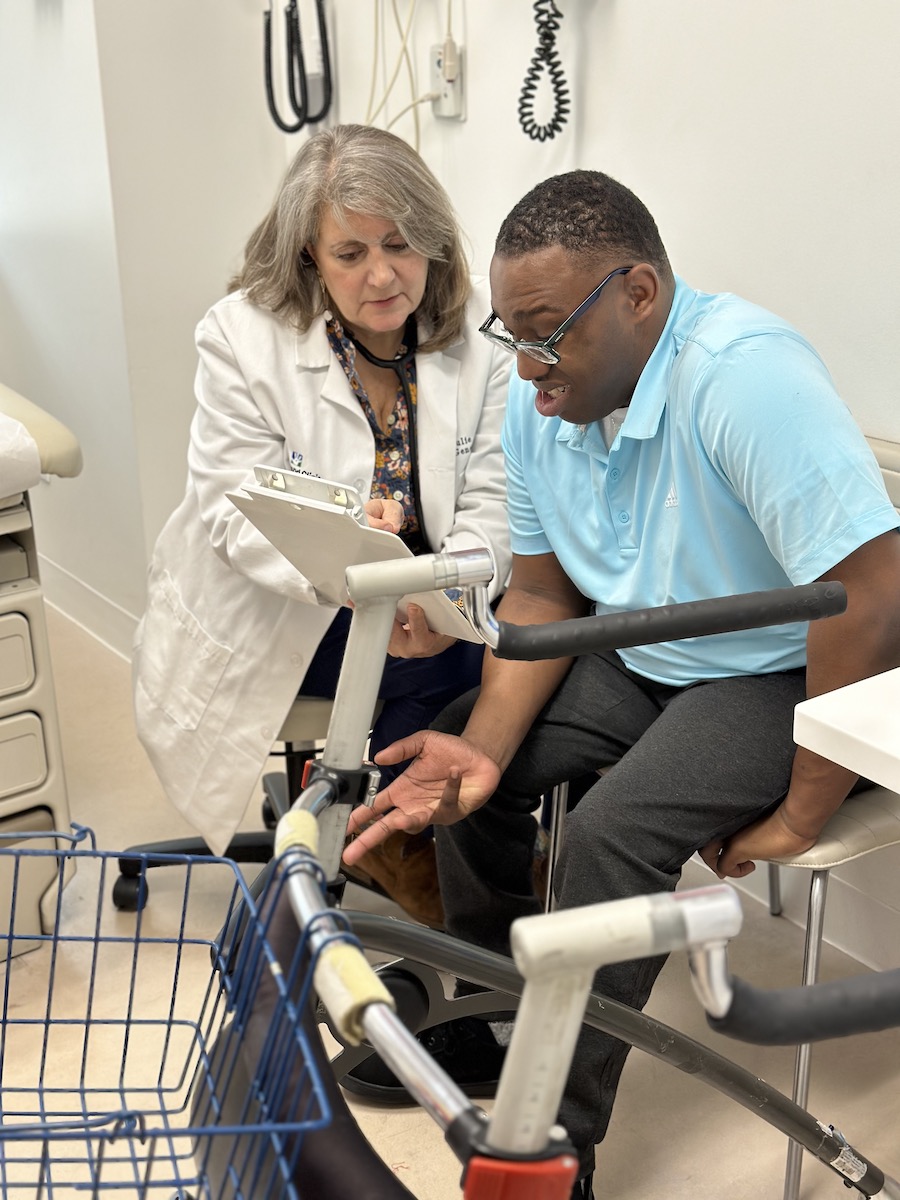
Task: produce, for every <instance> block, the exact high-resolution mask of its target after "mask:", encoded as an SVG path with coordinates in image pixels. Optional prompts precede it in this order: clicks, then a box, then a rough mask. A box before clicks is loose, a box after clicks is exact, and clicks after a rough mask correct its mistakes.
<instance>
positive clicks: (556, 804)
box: [544, 783, 569, 912]
mask: <svg viewBox="0 0 900 1200" xmlns="http://www.w3.org/2000/svg"><path fill="white" fill-rule="evenodd" d="M568 800H569V785H568V783H558V784H557V785H556V787H555V788H554V789H553V791H552V793H551V795H550V846H549V848H548V850H547V896H546V899H545V901H544V911H545V912H552V911H553V909H554V908H555V907H556V901H555V899H554V896H553V876H554V875H555V873H556V860H557V859H558V858H559V852H560V850H561V849H562V842H563V830H564V829H565V823H566V811H567V808H568Z"/></svg>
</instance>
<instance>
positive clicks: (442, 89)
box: [431, 46, 466, 121]
mask: <svg viewBox="0 0 900 1200" xmlns="http://www.w3.org/2000/svg"><path fill="white" fill-rule="evenodd" d="M446 75H447V71H446V70H445V63H444V47H443V46H432V47H431V91H432V92H434V94H435V95H436V97H437V99H436V100H432V102H431V111H432V113H433V114H434V116H436V117H442V118H444V119H445V120H452V121H464V120H465V119H466V112H465V93H464V91H463V78H464V76H463V51H462V46H459V47H457V59H456V64H455V69H454V70H453V76H454V77H453V78H452V79H447V78H446V77H445V76H446Z"/></svg>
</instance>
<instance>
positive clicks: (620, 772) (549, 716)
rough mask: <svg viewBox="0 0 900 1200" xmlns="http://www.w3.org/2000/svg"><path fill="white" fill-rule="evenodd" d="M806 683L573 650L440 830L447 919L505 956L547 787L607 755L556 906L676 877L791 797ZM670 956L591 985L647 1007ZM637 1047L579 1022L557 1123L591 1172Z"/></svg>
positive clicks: (573, 839)
mask: <svg viewBox="0 0 900 1200" xmlns="http://www.w3.org/2000/svg"><path fill="white" fill-rule="evenodd" d="M477 694H478V693H477V691H474V692H470V693H468V694H467V695H465V696H462V697H461V698H460V699H459V700H457V701H455V702H454V703H453V704H451V705H450V706H449V707H448V708H447V709H445V710H444V712H443V713H442V714H441V715H440V717H439V718H438V719H437V721H436V722H435V723H434V725H433V728H436V729H441V730H444V731H446V732H451V733H457V732H459V731H460V730H461V729H462V728H463V727H464V725H465V723H466V720H467V717H468V714H469V712H470V711H471V708H472V705H473V704H474V702H475V699H476V697H477ZM804 695H805V671H804V670H802V669H800V670H795V671H788V672H784V673H777V674H772V675H762V676H739V677H735V678H731V679H721V680H712V681H709V682H704V683H699V684H694V685H692V686H690V687H686V688H673V687H669V686H667V685H664V684H657V683H653V682H652V681H650V680H647V679H644V678H642V677H641V676H639V675H636V674H634V673H633V672H631V671H629V670H628V668H627V667H625V665H624V664H623V663H622V661H621V659H620V658H619V657H618V655H616V654H615V653H612V652H610V653H606V654H596V655H590V654H589V655H584V656H582V657H581V658H579V659H577V660H576V661H575V663H574V664H573V666H572V669H571V671H570V672H569V674H568V675H567V677H566V679H565V680H564V681H563V683H562V684H561V686H560V687H559V689H558V690H557V692H556V693H555V695H554V696H553V697H552V698H551V699H550V701H549V702H548V704H547V705H546V707H545V708H544V710H543V712H542V713H541V714H540V715H539V717H538V719H537V720H536V722H535V724H534V725H533V727H532V729H531V731H530V733H529V735H528V736H527V738H526V739H525V741H524V742H523V744H522V746H521V747H520V749H519V751H518V753H517V754H516V756H515V758H514V759H513V761H512V762H511V763H510V765H509V768H508V769H507V771H506V772H505V774H504V776H503V778H502V780H501V782H500V787H499V788H498V790H497V792H496V793H495V794H494V796H493V797H492V798H491V799H490V801H488V803H487V804H486V805H484V807H483V808H481V809H479V810H478V811H477V812H475V813H473V814H472V815H471V816H469V817H468V818H467V819H466V820H464V821H461V822H459V823H458V824H456V825H451V826H439V827H436V829H435V836H436V847H437V862H438V873H439V878H440V885H441V895H442V898H443V905H444V914H445V922H446V928H447V931H448V932H449V933H451V934H453V935H454V936H455V937H459V938H462V939H464V940H465V941H469V942H474V943H476V944H478V945H480V946H484V947H486V948H488V949H490V950H495V951H497V952H499V953H501V954H509V937H508V934H509V927H510V924H511V923H512V921H513V920H515V918H516V917H520V916H527V915H531V914H534V913H537V912H540V911H541V905H540V903H539V901H538V899H537V898H536V896H535V894H534V890H533V887H532V874H531V872H532V857H533V851H534V841H535V834H536V829H537V823H536V821H535V818H534V816H533V813H534V810H535V808H536V807H537V804H538V802H539V797H540V795H541V794H542V793H544V792H547V791H549V790H550V789H551V788H552V787H553V786H554V785H555V784H557V783H560V782H563V781H565V780H571V779H576V778H578V777H579V776H583V775H585V774H588V773H590V772H595V771H596V770H597V769H599V768H601V767H610V768H611V769H610V770H608V771H607V772H606V773H605V774H604V775H603V777H602V778H599V779H598V780H597V782H596V783H594V784H592V786H590V788H589V790H588V791H587V792H586V794H585V795H584V796H583V797H582V799H581V800H580V801H579V802H578V804H577V806H576V807H575V808H574V809H573V810H572V811H571V812H570V813H569V816H568V818H567V822H566V831H565V838H564V842H563V849H562V854H561V857H560V860H559V863H558V866H557V870H556V882H555V887H556V894H557V899H558V902H559V906H560V907H561V908H573V907H575V906H577V905H583V904H594V903H597V902H598V901H602V900H618V899H621V898H623V897H627V896H635V895H643V894H647V893H652V892H662V891H671V890H673V889H674V888H675V886H676V884H677V882H678V879H679V877H680V874H681V867H682V865H683V864H684V863H685V862H686V861H687V860H688V859H689V858H690V857H691V855H692V854H693V853H694V851H696V850H698V849H700V847H702V846H704V845H705V844H706V843H707V842H708V841H710V840H711V839H712V838H715V837H718V836H722V835H727V834H730V833H733V832H734V831H735V830H737V829H740V828H741V827H742V826H744V825H746V824H748V823H749V822H751V821H753V820H754V819H755V818H756V817H758V816H760V815H761V814H763V813H765V812H766V811H767V810H769V809H771V808H772V807H773V806H775V805H776V804H777V803H778V801H779V800H781V799H782V797H783V796H784V795H785V793H786V791H787V787H788V782H789V778H790V769H791V761H792V759H793V753H794V743H793V741H792V724H793V711H794V705H795V704H797V703H798V702H799V701H800V700H802V699H804ZM612 764H615V765H612ZM663 962H664V959H663V958H661V957H660V958H654V959H647V960H644V961H642V962H630V963H622V964H619V965H615V966H612V967H606V968H604V969H603V970H601V971H599V972H598V974H597V977H596V980H595V987H596V989H597V990H599V991H601V992H603V993H605V994H606V995H608V996H612V997H614V998H615V999H617V1000H619V1001H622V1002H623V1003H625V1004H629V1005H631V1006H632V1007H634V1008H642V1007H643V1006H644V1004H646V1002H647V999H648V997H649V995H650V989H651V987H652V986H653V982H654V980H655V979H656V976H657V974H658V973H659V971H660V969H661V967H662V965H663ZM627 1053H628V1047H627V1046H626V1045H625V1044H624V1043H622V1042H620V1041H619V1040H618V1039H616V1038H612V1037H609V1036H607V1035H606V1034H601V1033H599V1032H597V1031H595V1030H588V1029H584V1030H582V1033H581V1037H580V1040H579V1043H578V1047H577V1049H576V1053H575V1059H574V1063H573V1067H572V1072H571V1074H570V1077H569V1083H568V1086H567V1089H566V1095H565V1097H564V1100H563V1105H562V1108H561V1110H560V1121H561V1123H562V1124H563V1125H564V1126H565V1128H566V1129H567V1130H568V1133H569V1137H570V1138H571V1139H572V1141H573V1143H574V1145H575V1146H576V1147H577V1148H578V1150H579V1153H580V1155H581V1158H582V1169H583V1170H584V1171H586V1170H590V1169H593V1159H594V1149H593V1148H594V1146H595V1145H596V1143H597V1142H599V1141H600V1140H601V1139H602V1138H603V1135H604V1133H605V1132H606V1127H607V1124H608V1122H609V1116H610V1112H611V1110H612V1105H613V1100H614V1098H615V1093H616V1087H617V1085H618V1081H619V1076H620V1074H621V1071H622V1067H623V1065H624V1063H625V1057H626V1055H627Z"/></svg>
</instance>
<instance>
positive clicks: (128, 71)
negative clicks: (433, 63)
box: [0, 0, 286, 654]
mask: <svg viewBox="0 0 900 1200" xmlns="http://www.w3.org/2000/svg"><path fill="white" fill-rule="evenodd" d="M261 30H262V26H261V10H260V6H259V5H258V4H257V3H256V2H255V0H232V2H231V3H230V4H229V5H228V6H227V8H226V6H224V5H222V4H221V3H219V0H190V2H189V3H188V2H186V0H153V3H152V4H139V3H136V2H135V0H14V2H13V3H9V2H7V3H3V4H0V78H2V79H3V81H4V85H3V90H2V93H0V163H2V168H0V170H2V178H0V375H2V377H3V379H4V382H5V383H7V384H8V385H9V386H10V387H13V388H15V389H16V390H17V391H20V392H22V393H23V394H24V395H26V396H28V397H29V398H30V399H32V400H34V401H35V402H36V403H38V404H40V405H42V406H43V407H45V408H47V409H48V410H49V411H50V412H52V413H53V414H54V415H55V416H58V417H59V418H60V419H61V420H63V421H65V422H66V424H68V425H69V426H70V427H71V428H72V429H73V430H74V431H75V432H76V433H77V435H78V437H79V439H80V440H81V442H82V446H83V450H84V459H85V467H84V472H83V474H82V475H81V477H80V478H79V479H77V480H65V481H56V482H53V483H52V484H51V485H50V486H48V487H45V488H41V489H37V490H36V491H35V493H34V494H33V499H34V503H35V510H36V516H37V525H38V529H39V544H40V547H41V556H42V575H43V581H44V585H45V589H46V592H47V594H48V596H49V597H50V599H51V600H52V601H53V602H54V603H56V604H57V605H58V606H59V607H61V608H62V609H63V610H64V611H65V612H67V613H68V614H69V615H70V616H72V617H74V618H75V619H76V620H78V621H80V622H81V623H82V624H83V625H85V626H86V627H87V628H88V629H89V630H90V631H91V632H92V633H94V634H95V635H96V636H98V637H99V638H101V639H102V640H103V641H105V642H107V643H108V644H109V645H111V646H112V647H113V648H115V649H117V650H118V651H120V652H121V653H123V654H128V653H129V651H130V646H131V638H132V635H133V632H134V627H135V624H136V622H137V619H138V616H139V615H140V613H141V611H142V608H143V602H144V577H145V571H146V563H147V558H148V554H149V549H150V547H151V546H152V544H153V541H154V539H155V537H156V534H157V533H158V531H159V529H160V527H161V526H162V523H163V521H164V520H165V518H166V517H167V515H168V513H169V512H170V511H171V509H172V508H173V507H174V505H175V504H176V503H177V501H178V499H179V497H180V495H181V493H182V491H183V487H184V474H185V448H186V444H187V428H188V423H189V421H190V418H191V414H192V411H193V395H192V385H193V374H194V361H195V360H194V348H193V329H194V325H195V324H196V321H197V320H198V319H199V317H200V316H201V315H202V313H203V311H204V310H205V308H206V307H207V306H208V305H209V304H211V303H212V302H213V301H214V300H215V299H217V298H218V297H219V295H221V294H222V292H223V290H224V287H225V281H226V279H227V277H228V275H229V273H230V272H231V271H232V270H233V269H234V267H235V266H236V264H237V262H238V261H239V252H240V248H241V245H242V244H243V241H244V240H245V239H246V236H247V234H248V233H249V232H250V230H251V229H252V227H253V225H254V223H255V222H256V221H257V220H258V219H259V217H260V215H261V214H262V211H263V209H264V207H265V205H266V204H267V203H268V200H269V197H270V196H271V193H272V191H273V190H274V187H275V185H276V182H277V179H278V176H279V175H280V173H281V171H282V170H283V168H284V163H285V154H286V152H285V139H284V137H283V135H281V134H280V133H278V131H277V130H276V129H275V128H274V126H272V125H271V123H270V122H269V121H268V119H267V117H266V114H265V101H264V94H263V89H262V82H261V71H260V62H261V53H262V51H261Z"/></svg>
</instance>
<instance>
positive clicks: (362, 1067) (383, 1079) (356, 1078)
mask: <svg viewBox="0 0 900 1200" xmlns="http://www.w3.org/2000/svg"><path fill="white" fill-rule="evenodd" d="M416 1036H417V1038H418V1040H419V1041H420V1042H421V1044H422V1045H423V1046H424V1048H425V1049H426V1050H427V1051H428V1053H429V1054H430V1055H431V1057H432V1058H433V1059H434V1060H435V1062H436V1063H437V1064H438V1065H439V1066H441V1067H443V1069H444V1070H445V1071H446V1072H447V1074H448V1075H449V1076H450V1078H451V1079H452V1080H453V1082H454V1083H455V1084H456V1086H457V1087H458V1088H459V1089H460V1090H461V1091H462V1092H463V1093H464V1094H465V1095H466V1096H472V1097H478V1098H479V1099H483V1100H490V1099H493V1097H494V1096H495V1095H496V1094H497V1084H498V1082H499V1080H500V1069H501V1067H502V1066H503V1060H504V1058H505V1057H506V1047H505V1046H501V1045H499V1043H498V1042H497V1039H496V1038H495V1037H494V1035H493V1033H492V1032H491V1027H490V1025H489V1024H488V1022H487V1021H483V1020H481V1019H479V1018H478V1017H457V1018H456V1019H455V1020H453V1021H444V1022H443V1024H441V1025H434V1026H432V1028H431V1029H423V1030H422V1032H421V1033H419V1034H417V1035H416ZM340 1083H341V1087H342V1088H343V1089H344V1090H345V1091H347V1092H350V1093H351V1094H352V1095H354V1096H359V1097H360V1099H363V1100H368V1101H369V1102H370V1103H371V1104H385V1105H403V1104H415V1101H414V1100H413V1098H412V1096H410V1094H409V1092H408V1091H407V1090H406V1088H405V1087H404V1086H403V1084H402V1083H401V1082H400V1080H399V1079H398V1078H397V1076H396V1075H395V1074H394V1073H393V1071H392V1070H391V1069H390V1068H389V1067H388V1066H386V1065H385V1063H383V1062H382V1061H381V1059H380V1058H379V1057H378V1055H377V1054H373V1055H372V1056H371V1058H367V1059H366V1060H365V1062H361V1063H360V1064H359V1065H358V1066H356V1067H354V1068H353V1070H352V1071H348V1072H347V1074H346V1075H345V1076H344V1077H343V1079H341V1081H340Z"/></svg>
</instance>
